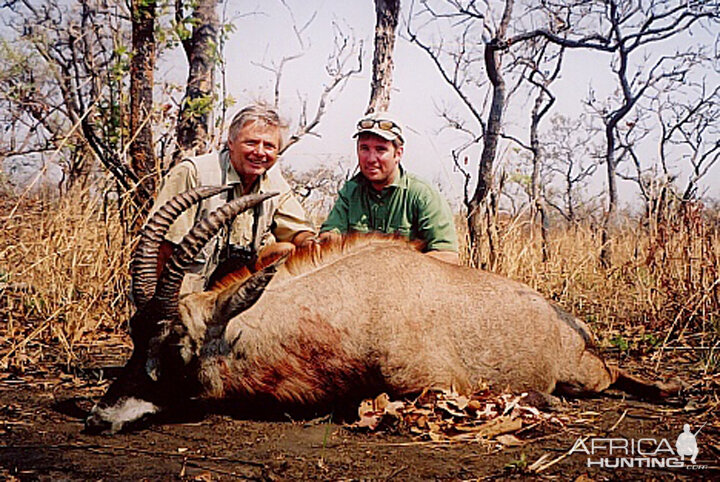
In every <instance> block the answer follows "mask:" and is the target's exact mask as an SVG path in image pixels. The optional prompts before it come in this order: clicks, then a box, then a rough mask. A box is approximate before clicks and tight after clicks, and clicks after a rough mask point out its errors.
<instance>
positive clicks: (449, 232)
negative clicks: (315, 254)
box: [320, 168, 458, 252]
mask: <svg viewBox="0 0 720 482" xmlns="http://www.w3.org/2000/svg"><path fill="white" fill-rule="evenodd" d="M398 174H399V175H398V176H397V177H396V179H395V181H394V182H393V183H392V184H391V185H389V186H387V187H385V188H384V189H383V190H382V191H379V192H378V191H376V190H375V189H373V187H372V185H371V184H370V182H368V180H367V179H365V177H364V176H363V175H362V173H358V174H357V175H356V176H355V177H353V178H352V179H350V180H349V181H348V182H346V183H345V185H344V186H343V187H342V189H340V192H339V193H338V198H337V201H335V205H334V206H333V208H332V211H330V214H329V215H328V217H327V219H326V220H325V222H324V223H323V225H322V228H321V229H320V231H321V232H324V231H335V232H338V233H340V234H345V233H348V232H361V233H367V232H371V231H379V232H382V233H396V234H400V235H402V236H405V237H406V238H409V239H410V240H413V241H414V240H420V241H423V242H424V243H425V248H424V250H425V251H455V252H457V249H458V246H457V234H456V233H455V223H454V222H453V217H452V212H451V211H450V206H449V205H448V203H447V201H446V200H445V199H444V198H443V197H442V196H441V195H440V193H439V192H437V191H436V190H435V189H434V188H433V187H431V186H430V185H429V184H428V183H426V182H425V181H423V180H421V179H419V178H417V177H415V176H413V175H412V174H409V173H407V172H405V170H403V169H402V168H400V171H399V173H398Z"/></svg>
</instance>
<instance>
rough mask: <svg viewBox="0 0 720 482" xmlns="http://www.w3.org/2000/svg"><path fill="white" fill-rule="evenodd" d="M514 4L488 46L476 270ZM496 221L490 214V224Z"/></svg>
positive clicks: (474, 222) (474, 205)
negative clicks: (489, 94) (489, 92)
mask: <svg viewBox="0 0 720 482" xmlns="http://www.w3.org/2000/svg"><path fill="white" fill-rule="evenodd" d="M513 4H514V0H507V1H506V2H505V10H504V12H503V17H502V21H501V22H500V26H499V27H498V30H497V34H496V37H495V38H494V39H492V40H491V41H490V42H488V43H487V45H485V69H486V72H487V76H488V78H489V79H490V83H491V84H492V88H493V93H492V103H491V104H490V113H489V115H488V121H487V125H486V128H485V133H484V136H483V150H482V154H481V155H480V165H479V166H478V182H477V186H476V187H475V192H474V193H473V197H472V199H470V209H469V211H468V231H469V234H470V248H471V249H470V250H471V253H473V254H472V256H473V258H474V259H473V261H474V264H475V266H480V250H479V249H478V246H479V233H480V232H481V230H480V227H481V223H482V218H483V212H482V211H483V209H482V208H481V205H482V203H484V202H485V200H486V198H487V195H488V193H489V192H490V190H491V189H492V171H493V163H494V162H495V157H496V155H497V146H498V142H499V141H500V133H501V131H502V121H503V114H504V113H505V95H506V94H505V90H506V88H505V79H504V78H503V76H502V72H501V68H502V54H501V52H502V50H503V49H504V48H505V42H504V39H505V33H506V32H507V28H508V24H509V23H510V18H511V17H512V9H513ZM491 217H492V213H488V216H486V217H485V219H486V220H487V221H489V219H490V218H491Z"/></svg>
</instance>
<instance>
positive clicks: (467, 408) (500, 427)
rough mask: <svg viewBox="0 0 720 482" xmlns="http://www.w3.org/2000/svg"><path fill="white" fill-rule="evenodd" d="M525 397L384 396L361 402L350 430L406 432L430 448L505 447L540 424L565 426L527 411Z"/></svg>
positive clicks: (433, 393) (548, 416)
mask: <svg viewBox="0 0 720 482" xmlns="http://www.w3.org/2000/svg"><path fill="white" fill-rule="evenodd" d="M530 398H532V397H528V394H521V395H514V394H511V393H502V394H497V393H493V392H491V391H490V390H487V389H484V390H481V391H479V392H476V393H475V394H473V395H472V396H470V397H468V396H465V395H461V394H458V393H455V392H453V391H450V390H426V391H424V392H423V393H422V394H421V395H420V396H419V397H418V398H417V399H415V400H413V401H408V400H406V401H392V400H390V397H389V396H388V395H387V394H386V393H383V394H381V395H379V396H378V397H376V398H375V399H367V400H363V401H362V402H361V403H360V407H359V408H358V417H359V420H358V421H357V422H355V423H354V424H352V425H350V426H349V428H351V429H356V430H369V431H401V430H405V431H409V432H410V433H411V434H412V435H413V436H415V438H416V439H418V440H429V441H432V442H444V441H477V440H488V439H495V440H496V441H497V442H499V443H500V444H502V445H504V446H519V445H523V444H524V443H525V442H524V441H523V440H522V439H520V438H518V437H517V436H516V435H510V434H514V433H517V432H519V431H521V430H522V429H523V428H526V429H528V428H531V427H535V426H537V425H539V424H554V425H556V426H558V427H563V426H564V423H563V422H562V421H561V420H560V419H559V418H558V417H556V416H553V415H551V414H547V413H544V412H541V411H540V410H538V409H537V408H536V407H534V406H532V405H531V404H530V403H529V401H530Z"/></svg>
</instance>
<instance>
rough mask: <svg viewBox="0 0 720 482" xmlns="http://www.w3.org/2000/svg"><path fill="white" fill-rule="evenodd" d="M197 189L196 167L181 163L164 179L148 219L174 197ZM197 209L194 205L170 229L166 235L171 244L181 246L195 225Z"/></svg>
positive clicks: (188, 163)
mask: <svg viewBox="0 0 720 482" xmlns="http://www.w3.org/2000/svg"><path fill="white" fill-rule="evenodd" d="M195 187H197V175H196V173H195V168H194V166H193V165H192V163H190V162H180V163H179V164H177V165H176V166H175V167H173V168H172V169H170V172H168V173H167V175H166V176H165V177H164V178H163V180H162V183H161V185H160V191H159V192H158V195H157V199H155V204H154V205H153V207H152V209H151V210H150V215H149V216H148V219H149V218H150V217H151V216H152V215H153V214H155V212H157V211H158V209H160V207H162V205H163V204H165V203H166V202H167V201H169V200H170V199H172V198H173V197H174V196H176V195H177V194H181V193H184V192H185V191H187V190H189V189H193V188H195ZM197 209H198V208H197V205H195V204H194V205H193V206H191V207H190V208H189V209H188V210H186V211H185V212H184V213H182V214H180V216H178V218H177V219H176V220H175V222H174V223H173V224H172V225H171V226H170V229H169V230H168V232H167V234H166V235H165V239H166V240H168V241H170V242H171V243H175V244H179V243H180V241H182V239H183V237H184V236H185V235H186V234H187V233H188V232H189V231H190V229H192V227H193V225H194V224H195V215H196V213H197Z"/></svg>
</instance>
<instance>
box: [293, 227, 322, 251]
mask: <svg viewBox="0 0 720 482" xmlns="http://www.w3.org/2000/svg"><path fill="white" fill-rule="evenodd" d="M316 242H317V238H316V237H315V233H313V232H312V231H300V232H299V233H297V234H296V235H295V236H294V237H293V239H292V244H294V245H295V246H297V247H298V248H302V247H305V246H310V245H311V244H313V243H316Z"/></svg>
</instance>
